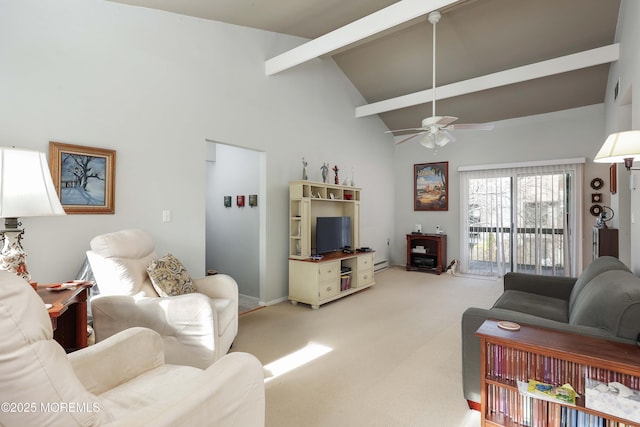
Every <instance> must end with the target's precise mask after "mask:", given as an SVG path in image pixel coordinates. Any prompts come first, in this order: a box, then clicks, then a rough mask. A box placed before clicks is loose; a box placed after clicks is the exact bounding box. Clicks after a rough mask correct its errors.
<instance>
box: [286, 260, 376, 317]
mask: <svg viewBox="0 0 640 427" xmlns="http://www.w3.org/2000/svg"><path fill="white" fill-rule="evenodd" d="M374 284H375V282H374V276H373V252H358V253H356V254H344V253H341V252H339V253H334V254H331V255H328V256H325V257H324V258H323V259H322V260H311V259H307V260H298V259H289V300H291V303H292V304H297V303H298V302H303V303H305V304H309V305H311V308H314V309H317V308H319V307H320V305H322V304H325V303H327V302H330V301H333V300H336V299H338V298H342V297H345V296H347V295H351V294H352V293H354V292H358V291H360V290H362V289H365V288H368V287H370V286H373V285H374Z"/></svg>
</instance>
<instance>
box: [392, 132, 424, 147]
mask: <svg viewBox="0 0 640 427" xmlns="http://www.w3.org/2000/svg"><path fill="white" fill-rule="evenodd" d="M425 133H427V132H419V133H414V134H413V135H410V136H408V137H407V138H405V139H401V140H400V141H398V142H396V145H398V144H402V143H403V142H407V141H409V140H410V139H413V138H415V137H416V136H420V135H424V134H425Z"/></svg>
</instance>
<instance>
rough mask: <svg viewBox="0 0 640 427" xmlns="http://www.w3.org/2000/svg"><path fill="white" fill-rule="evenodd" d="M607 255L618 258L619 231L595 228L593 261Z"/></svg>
mask: <svg viewBox="0 0 640 427" xmlns="http://www.w3.org/2000/svg"><path fill="white" fill-rule="evenodd" d="M605 255H610V256H614V257H616V258H617V257H618V229H617V228H600V227H593V259H596V258H598V257H601V256H605Z"/></svg>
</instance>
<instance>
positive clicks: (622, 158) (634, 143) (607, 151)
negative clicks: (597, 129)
mask: <svg viewBox="0 0 640 427" xmlns="http://www.w3.org/2000/svg"><path fill="white" fill-rule="evenodd" d="M634 160H640V130H630V131H626V132H617V133H612V134H611V135H609V136H608V137H607V139H606V140H605V141H604V144H602V147H601V148H600V151H598V154H596V157H594V159H593V161H594V162H596V163H622V162H624V167H625V168H627V170H631V169H632V166H633V161H634Z"/></svg>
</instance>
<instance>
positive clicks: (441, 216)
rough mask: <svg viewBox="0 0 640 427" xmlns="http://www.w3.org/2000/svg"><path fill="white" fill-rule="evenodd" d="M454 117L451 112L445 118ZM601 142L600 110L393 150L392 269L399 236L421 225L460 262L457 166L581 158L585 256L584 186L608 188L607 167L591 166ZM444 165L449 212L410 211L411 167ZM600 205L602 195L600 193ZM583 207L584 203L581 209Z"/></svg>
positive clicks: (402, 255) (400, 246) (401, 243)
mask: <svg viewBox="0 0 640 427" xmlns="http://www.w3.org/2000/svg"><path fill="white" fill-rule="evenodd" d="M451 114H455V111H453V112H451ZM603 136H604V107H603V105H602V104H599V105H594V106H590V107H583V108H577V109H572V110H566V111H561V112H557V113H551V114H542V115H538V116H530V117H524V118H518V119H511V120H504V121H500V122H496V126H495V129H494V130H492V131H458V132H456V135H455V137H456V139H457V140H456V141H455V142H451V143H449V144H447V145H446V146H445V147H443V148H440V149H439V150H438V151H437V152H436V153H435V154H434V151H433V150H429V149H425V148H423V147H422V146H421V145H420V144H419V143H418V142H417V141H409V142H406V143H403V144H400V145H398V146H397V148H396V153H395V161H394V170H395V175H396V179H397V182H398V185H397V191H396V205H397V206H398V210H397V211H396V218H395V223H396V225H395V227H396V236H395V240H394V250H393V257H392V259H393V263H394V264H399V265H404V264H405V262H406V240H405V235H406V234H407V233H410V232H412V231H413V228H414V224H422V230H423V232H434V230H435V226H436V225H439V226H440V227H442V228H443V229H444V230H445V233H446V234H447V259H448V260H449V261H450V260H452V259H454V258H457V259H459V258H460V231H459V224H460V191H459V190H460V180H459V175H458V172H457V170H458V168H459V167H460V166H469V165H483V164H497V163H509V162H524V161H535V160H552V159H566V158H575V157H586V158H587V164H586V166H585V182H584V185H585V195H584V197H585V206H584V210H583V212H584V215H585V216H584V218H585V227H584V232H583V248H584V249H583V252H585V259H590V254H591V227H592V226H593V225H594V224H595V218H594V217H592V216H591V215H590V214H589V207H590V206H591V198H590V197H589V198H588V200H587V196H588V195H589V194H590V193H591V191H590V190H591V188H590V187H589V185H588V184H589V182H590V181H591V179H592V178H593V177H595V176H600V177H601V178H603V180H604V181H605V182H608V174H609V172H608V170H609V169H608V165H601V164H595V163H592V162H591V160H592V159H593V156H595V154H596V152H597V151H598V149H599V148H600V146H601V145H602V142H603ZM431 162H449V210H448V211H447V212H424V211H418V212H416V211H414V210H413V165H414V164H416V163H431ZM603 197H605V204H607V203H609V200H608V197H609V196H608V193H607V192H603ZM587 202H588V203H587Z"/></svg>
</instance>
